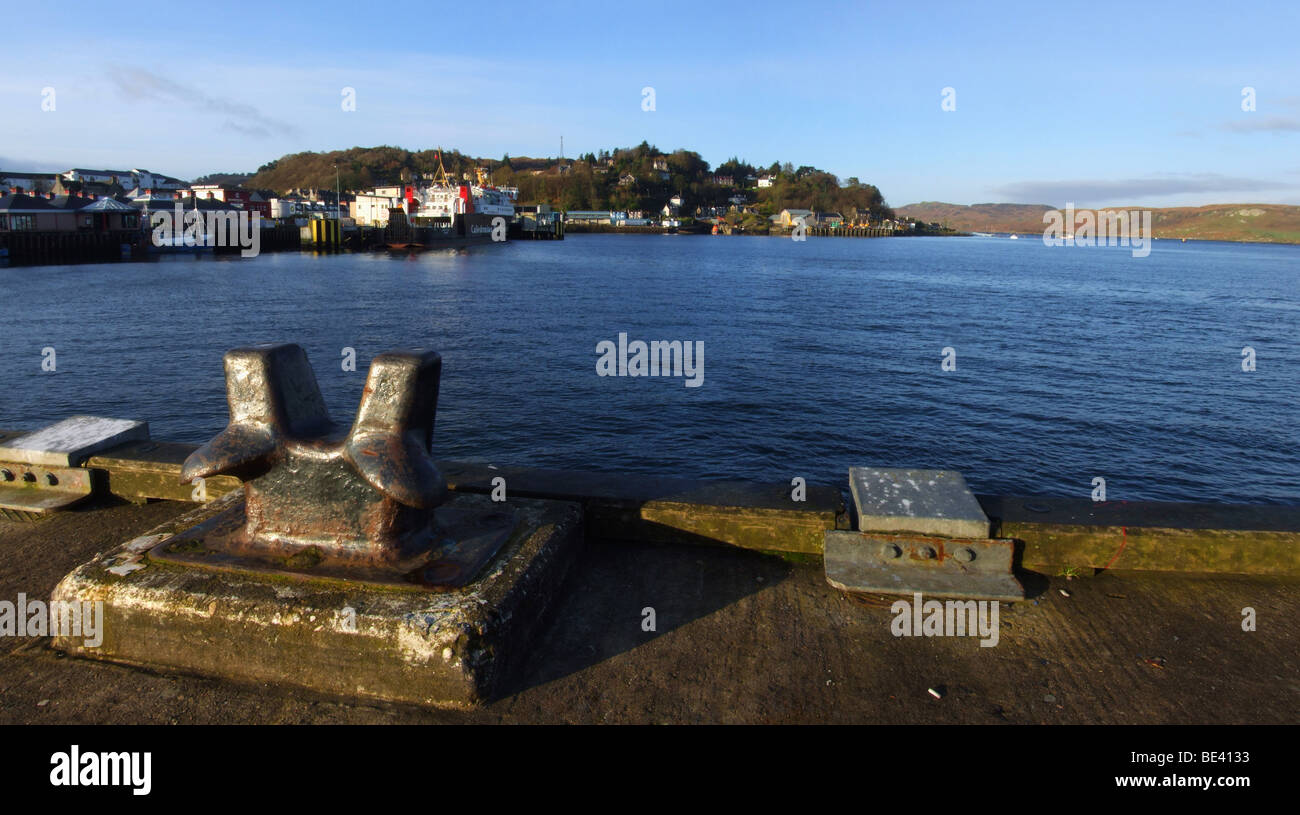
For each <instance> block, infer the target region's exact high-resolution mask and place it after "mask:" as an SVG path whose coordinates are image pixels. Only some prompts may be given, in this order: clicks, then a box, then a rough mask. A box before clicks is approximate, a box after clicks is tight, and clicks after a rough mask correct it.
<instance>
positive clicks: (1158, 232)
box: [897, 201, 1300, 243]
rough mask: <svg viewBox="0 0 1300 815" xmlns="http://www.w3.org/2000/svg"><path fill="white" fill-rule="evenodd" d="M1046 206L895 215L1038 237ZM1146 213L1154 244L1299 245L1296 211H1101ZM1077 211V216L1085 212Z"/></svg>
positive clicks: (1255, 207) (932, 206) (927, 204)
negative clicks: (1158, 240)
mask: <svg viewBox="0 0 1300 815" xmlns="http://www.w3.org/2000/svg"><path fill="white" fill-rule="evenodd" d="M1052 209H1056V207H1049V206H1047V205H1045V204H972V205H970V206H963V205H961V204H945V203H942V202H939V201H923V202H921V203H919V204H908V205H907V206H904V207H899V208H898V210H897V212H898V214H899V215H901V216H903V217H907V218H916V219H917V220H919V221H925V222H927V223H930V222H938V223H940V224H944V225H946V226H948V227H949V228H952V229H957V230H961V231H963V232H1020V233H1031V234H1042V232H1043V229H1044V228H1045V224H1044V223H1043V213H1044V212H1047V211H1048V210H1052ZM1133 209H1150V210H1151V224H1152V230H1153V231H1154V232H1155V237H1157V238H1187V239H1188V240H1193V239H1195V240H1206V241H1244V242H1257V243H1300V206H1287V205H1284V204H1211V205H1210V206H1204V207H1164V208H1156V207H1139V206H1129V207H1105V208H1103V211H1112V210H1113V211H1119V210H1133ZM1083 211H1084V210H1083V209H1078V210H1076V212H1083Z"/></svg>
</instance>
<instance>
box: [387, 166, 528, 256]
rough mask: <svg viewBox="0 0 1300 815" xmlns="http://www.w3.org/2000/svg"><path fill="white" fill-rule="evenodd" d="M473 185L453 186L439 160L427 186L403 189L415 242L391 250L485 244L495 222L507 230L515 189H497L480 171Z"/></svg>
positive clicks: (512, 216) (513, 203) (484, 173)
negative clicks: (498, 221) (501, 222)
mask: <svg viewBox="0 0 1300 815" xmlns="http://www.w3.org/2000/svg"><path fill="white" fill-rule="evenodd" d="M475 176H476V177H475V181H473V182H471V181H468V180H465V181H462V182H453V181H452V180H451V179H450V178H448V176H447V171H446V169H444V167H443V164H442V157H441V155H440V156H439V157H438V169H437V171H436V172H435V173H434V176H433V178H432V179H431V180H430V182H429V183H428V184H427V185H425V186H423V187H418V186H415V185H409V186H407V187H406V211H407V216H408V218H409V219H410V221H411V226H412V229H413V231H415V232H416V236H417V239H416V240H413V241H407V242H404V243H401V244H393V245H392V246H390V248H397V249H401V250H406V251H410V250H411V249H413V248H415V249H425V248H435V247H436V246H439V245H449V244H455V245H464V244H467V243H487V242H491V240H492V232H493V230H494V228H496V226H497V219H498V218H504V219H505V226H506V229H507V230H508V229H509V227H510V224H511V223H513V221H514V217H515V199H516V198H517V197H518V194H519V190H518V189H517V188H515V187H497V186H494V185H493V184H492V181H491V178H490V177H489V176H488V173H487V171H486V170H484V169H483V168H481V167H480V168H477V169H476V170H475Z"/></svg>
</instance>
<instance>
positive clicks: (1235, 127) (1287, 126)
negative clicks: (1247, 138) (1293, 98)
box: [1222, 113, 1300, 133]
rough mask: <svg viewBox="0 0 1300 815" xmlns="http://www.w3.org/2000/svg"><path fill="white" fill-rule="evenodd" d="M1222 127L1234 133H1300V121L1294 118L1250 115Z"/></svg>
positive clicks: (1226, 123)
mask: <svg viewBox="0 0 1300 815" xmlns="http://www.w3.org/2000/svg"><path fill="white" fill-rule="evenodd" d="M1222 127H1223V129H1224V130H1229V131H1232V132H1233V133H1300V119H1297V118H1295V117H1292V116H1256V115H1255V114H1253V113H1250V114H1246V115H1245V116H1244V117H1243V118H1241V119H1237V120H1234V121H1231V122H1225V123H1224V124H1223V125H1222Z"/></svg>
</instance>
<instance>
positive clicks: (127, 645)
mask: <svg viewBox="0 0 1300 815" xmlns="http://www.w3.org/2000/svg"><path fill="white" fill-rule="evenodd" d="M241 498H242V496H241V494H240V493H231V494H230V495H228V496H225V497H223V498H221V499H218V500H217V501H213V502H212V503H210V504H206V505H202V506H201V507H199V508H198V509H196V510H195V511H194V512H191V513H188V514H186V515H184V516H182V517H181V518H179V519H177V520H176V521H173V522H171V523H170V524H167V525H164V526H163V527H159V528H158V529H156V530H154V531H152V532H151V533H150V534H148V535H144V536H141V537H140V538H137V539H135V540H133V541H131V542H129V543H127V544H124V545H123V546H121V547H118V548H117V549H116V550H114V551H112V552H109V553H107V554H105V555H102V556H99V557H97V558H96V559H95V560H93V561H91V562H89V563H86V564H84V565H82V566H80V567H78V568H77V569H75V570H74V571H73V572H72V573H71V574H69V575H68V576H66V577H65V578H64V579H63V580H62V581H61V582H60V583H59V585H58V586H57V587H56V588H55V590H54V594H53V598H52V599H53V600H56V601H57V600H61V601H64V602H67V603H74V602H75V603H101V604H102V609H103V613H102V618H101V624H100V627H99V628H100V630H99V632H98V636H97V639H99V640H100V641H98V642H95V641H93V640H92V639H90V638H89V637H88V636H70V635H62V636H56V637H55V638H54V643H53V645H54V647H55V648H57V649H60V650H63V651H66V652H68V653H70V654H73V655H76V656H80V657H87V658H93V659H102V660H107V661H112V662H119V663H125V664H128V665H133V666H138V667H144V668H149V669H153V670H174V671H179V672H182V673H193V674H198V675H204V676H216V677H220V678H224V679H231V680H235V681H244V682H257V683H263V682H269V683H274V684H280V685H289V686H298V687H302V688H307V689H310V690H313V691H318V692H323V693H329V694H334V695H341V696H349V697H362V698H370V699H377V700H385V701H395V702H407V703H414V704H421V705H431V706H438V707H472V706H475V705H479V704H482V703H483V702H485V701H487V700H489V699H491V698H493V697H494V695H496V694H497V693H498V691H499V690H500V689H501V688H502V686H503V683H505V682H507V681H509V679H510V678H511V677H512V676H513V675H515V674H516V673H517V672H518V670H519V669H520V668H521V667H522V664H523V660H524V658H525V656H526V654H527V653H528V650H529V648H528V644H529V640H530V639H531V638H532V637H533V636H535V635H536V634H537V633H538V629H539V627H540V625H541V623H542V620H543V618H544V616H545V613H546V611H547V609H548V608H549V606H550V605H551V603H552V601H553V599H554V597H555V596H556V594H557V593H558V591H559V588H560V585H561V583H562V581H563V578H564V575H565V573H566V572H567V570H568V566H569V564H570V562H571V561H572V559H573V556H574V555H575V554H576V551H577V549H578V547H579V546H580V545H581V541H582V514H581V508H580V507H579V506H578V505H577V504H573V503H568V502H561V501H547V500H536V499H512V500H510V501H508V502H505V503H493V502H492V501H491V500H490V499H489V498H488V497H487V496H480V495H465V494H458V495H455V496H454V497H453V498H452V499H451V500H450V501H448V502H447V504H446V505H444V506H445V507H446V508H448V510H450V511H449V515H455V514H456V513H464V514H467V515H474V514H475V513H480V514H482V515H484V516H488V515H493V514H496V515H500V513H501V512H503V511H508V512H510V513H512V514H513V518H514V523H513V527H512V528H511V529H510V531H509V533H508V534H507V536H506V539H505V540H504V542H502V543H501V545H500V549H499V551H497V552H496V553H495V554H494V555H493V556H491V557H490V559H489V560H488V562H487V563H486V564H485V565H484V566H483V568H482V570H481V571H480V572H479V574H478V576H477V577H476V579H474V580H473V581H472V582H470V583H469V584H467V585H465V586H463V587H460V588H446V589H445V590H442V591H429V590H427V589H426V590H415V591H412V590H411V589H410V588H409V587H403V586H397V585H376V584H374V583H366V582H355V581H345V580H339V579H337V578H335V577H333V576H322V577H312V576H306V577H304V576H303V575H301V574H295V575H285V574H280V573H276V572H275V571H257V570H244V569H238V570H225V569H214V568H211V567H208V566H197V565H194V564H191V563H185V562H177V561H169V560H156V559H154V558H152V557H151V556H150V553H151V550H156V549H157V548H158V547H159V546H160V545H163V544H165V543H166V542H167V541H169V540H171V539H173V538H175V537H176V536H177V535H179V534H182V533H184V532H185V531H186V530H188V529H192V528H193V527H195V526H198V525H200V524H202V523H204V522H205V521H208V520H210V519H212V518H214V517H216V516H217V515H219V514H220V513H222V512H223V511H227V510H229V509H230V508H231V507H232V506H235V505H237V504H238V502H239V501H240V499H241ZM439 511H440V512H441V511H442V510H441V509H440V510H439Z"/></svg>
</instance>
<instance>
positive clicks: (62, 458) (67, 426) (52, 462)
mask: <svg viewBox="0 0 1300 815" xmlns="http://www.w3.org/2000/svg"><path fill="white" fill-rule="evenodd" d="M148 438H149V424H148V423H147V422H136V421H131V420H130V419H105V418H103V417H100V416H71V417H69V418H67V419H64V420H63V421H61V422H55V423H54V424H52V425H50V426H49V427H43V428H41V429H40V430H36V431H33V432H31V433H25V434H23V435H21V436H18V437H17V438H12V439H7V440H5V441H4V443H3V444H0V459H4V460H6V461H20V462H23V463H25V464H40V465H43V466H46V467H77V466H80V465H81V462H82V461H84V460H85V459H86V458H87V457H88V456H90V455H92V454H94V453H98V452H99V451H100V450H107V449H108V448H110V447H114V446H116V445H119V444H122V443H123V442H128V441H142V440H145V439H148Z"/></svg>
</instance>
